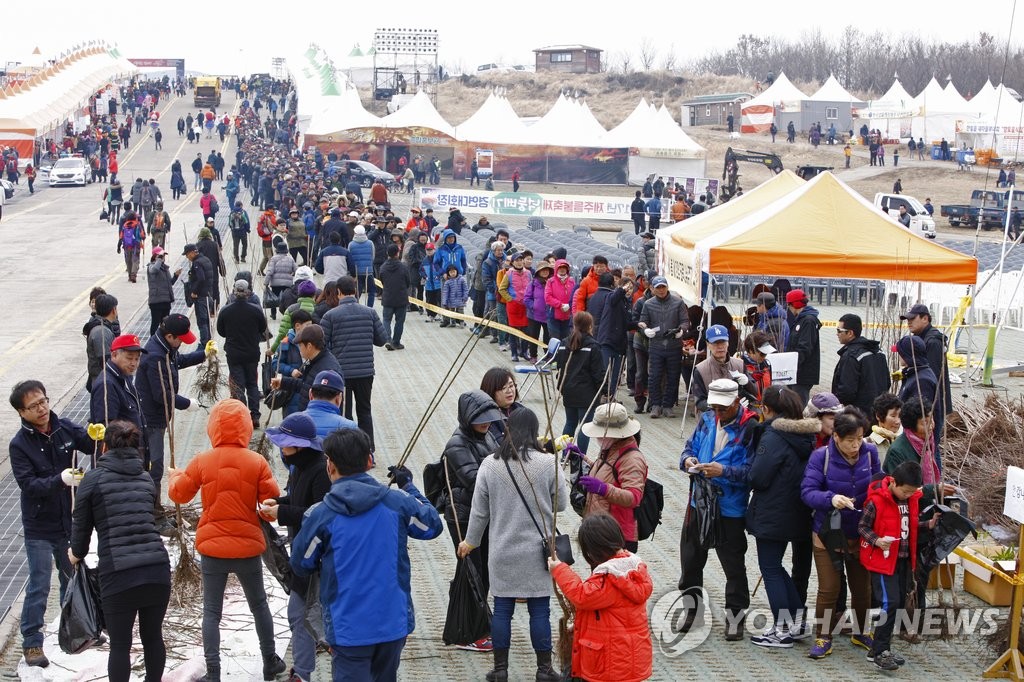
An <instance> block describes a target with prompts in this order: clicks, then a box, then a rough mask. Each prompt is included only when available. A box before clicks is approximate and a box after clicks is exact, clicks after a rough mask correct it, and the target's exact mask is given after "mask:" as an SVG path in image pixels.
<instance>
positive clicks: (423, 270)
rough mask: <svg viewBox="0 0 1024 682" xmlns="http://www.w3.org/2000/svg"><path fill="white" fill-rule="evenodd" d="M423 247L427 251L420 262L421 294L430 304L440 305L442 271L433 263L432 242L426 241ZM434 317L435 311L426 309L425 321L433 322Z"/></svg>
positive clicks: (435, 315) (435, 316)
mask: <svg viewBox="0 0 1024 682" xmlns="http://www.w3.org/2000/svg"><path fill="white" fill-rule="evenodd" d="M425 248H426V251H427V253H426V255H425V256H424V257H423V260H422V261H421V262H420V282H422V283H423V296H424V298H425V299H426V301H427V303H429V304H430V305H434V306H440V305H441V282H442V279H443V277H442V275H443V273H442V272H441V270H440V269H439V268H438V267H437V266H436V265H434V250H435V247H434V242H427V244H426V247H425ZM435 319H437V313H435V312H434V311H433V310H428V311H427V322H433V321H434V320H435ZM442 326H444V325H442Z"/></svg>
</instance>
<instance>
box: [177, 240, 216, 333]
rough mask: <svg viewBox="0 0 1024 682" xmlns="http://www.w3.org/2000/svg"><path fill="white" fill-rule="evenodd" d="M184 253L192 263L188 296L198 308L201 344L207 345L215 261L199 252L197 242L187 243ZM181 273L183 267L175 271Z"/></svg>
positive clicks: (189, 270)
mask: <svg viewBox="0 0 1024 682" xmlns="http://www.w3.org/2000/svg"><path fill="white" fill-rule="evenodd" d="M182 255H183V256H185V258H188V260H189V263H191V265H190V266H189V269H188V288H187V292H188V293H187V296H188V299H189V301H191V304H192V305H193V306H194V307H195V309H196V326H197V327H199V345H201V346H205V345H206V342H207V341H209V340H210V339H211V338H212V336H211V334H210V286H211V285H212V283H213V282H214V280H215V278H214V276H213V263H211V262H210V259H209V258H207V257H206V256H204V255H202V254H201V253H199V247H197V246H196V245H195V244H185V249H184V250H183V251H182ZM174 274H175V275H180V274H181V268H178V271H177V272H175V273H174Z"/></svg>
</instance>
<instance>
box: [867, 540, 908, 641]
mask: <svg viewBox="0 0 1024 682" xmlns="http://www.w3.org/2000/svg"><path fill="white" fill-rule="evenodd" d="M895 547H896V545H895V543H894V544H893V548H894V549H895ZM911 575H912V571H911V568H910V559H897V560H896V571H895V572H894V573H893V574H892V575H884V574H882V573H871V606H872V607H874V608H876V609H878V616H877V620H876V621H875V646H874V647H873V648H872V649H871V653H873V654H880V653H882V652H883V651H888V650H889V646H890V644H891V643H892V629H893V627H895V626H896V618H897V616H898V612H899V611H900V610H901V609H903V608H904V605H905V604H906V600H907V591H908V590H909V588H910V576H911Z"/></svg>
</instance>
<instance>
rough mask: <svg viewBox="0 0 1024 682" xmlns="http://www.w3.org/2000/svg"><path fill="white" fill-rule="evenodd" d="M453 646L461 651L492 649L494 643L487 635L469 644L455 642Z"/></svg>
mask: <svg viewBox="0 0 1024 682" xmlns="http://www.w3.org/2000/svg"><path fill="white" fill-rule="evenodd" d="M455 648H456V649H462V650H463V651H494V643H493V642H491V638H490V636H487V637H481V638H480V639H478V640H476V641H475V642H470V643H469V644H456V645H455Z"/></svg>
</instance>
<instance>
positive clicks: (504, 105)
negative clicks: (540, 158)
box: [455, 92, 526, 144]
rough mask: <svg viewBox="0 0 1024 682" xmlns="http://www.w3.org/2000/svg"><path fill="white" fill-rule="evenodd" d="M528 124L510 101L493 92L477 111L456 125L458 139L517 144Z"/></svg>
mask: <svg viewBox="0 0 1024 682" xmlns="http://www.w3.org/2000/svg"><path fill="white" fill-rule="evenodd" d="M525 132H526V126H525V125H524V124H523V122H522V121H521V120H520V119H519V116H517V115H516V112H515V111H514V110H513V109H512V105H511V104H510V103H509V101H508V100H507V99H506V98H505V97H502V96H500V95H495V94H494V93H493V92H492V93H491V94H489V95H488V96H487V99H486V100H484V103H483V104H482V105H481V106H480V108H479V109H477V110H476V112H475V113H474V114H473V115H472V116H470V117H469V118H467V119H466V120H465V121H463V122H462V123H461V124H459V125H457V126H456V127H455V138H456V139H457V140H463V141H466V140H471V141H478V142H501V143H506V144H515V143H517V142H519V141H520V140H522V139H523V135H524V133H525Z"/></svg>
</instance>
